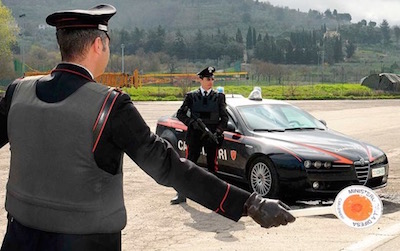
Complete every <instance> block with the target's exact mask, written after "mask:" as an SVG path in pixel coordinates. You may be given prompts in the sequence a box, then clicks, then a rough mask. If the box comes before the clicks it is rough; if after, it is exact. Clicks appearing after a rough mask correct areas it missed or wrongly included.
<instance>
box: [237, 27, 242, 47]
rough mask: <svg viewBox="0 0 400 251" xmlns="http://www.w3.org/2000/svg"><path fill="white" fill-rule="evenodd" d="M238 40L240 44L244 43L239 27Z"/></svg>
mask: <svg viewBox="0 0 400 251" xmlns="http://www.w3.org/2000/svg"><path fill="white" fill-rule="evenodd" d="M236 42H237V43H239V44H243V36H242V32H241V31H240V29H239V28H238V29H237V31H236Z"/></svg>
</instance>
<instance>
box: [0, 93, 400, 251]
mask: <svg viewBox="0 0 400 251" xmlns="http://www.w3.org/2000/svg"><path fill="white" fill-rule="evenodd" d="M291 103H293V104H296V105H298V106H299V107H302V108H304V109H306V110H307V111H309V112H310V113H311V114H313V115H314V116H315V117H317V118H319V119H324V120H325V121H327V123H328V126H329V127H330V128H331V129H334V130H337V131H340V132H342V133H345V134H348V135H350V136H352V137H354V138H357V139H360V140H363V141H367V142H369V143H372V144H374V145H377V146H379V147H380V148H381V149H383V150H384V151H385V152H386V153H387V154H388V157H389V163H390V176H389V177H390V178H389V185H388V187H386V188H384V189H381V190H380V191H378V194H379V195H380V196H381V197H382V198H383V201H384V215H383V217H382V218H381V220H380V221H379V222H378V223H377V224H375V225H374V226H372V227H371V228H367V229H361V230H360V229H352V228H349V227H347V226H346V225H345V224H344V223H342V222H341V221H339V220H338V219H336V218H335V217H333V216H316V217H304V218H298V219H297V220H296V222H295V223H293V224H290V225H289V226H285V227H279V228H273V229H261V228H260V227H259V226H258V225H257V224H255V223H254V222H253V221H252V220H251V219H249V218H247V217H243V218H242V219H241V220H240V221H239V222H237V223H236V222H232V221H230V220H228V219H225V218H223V217H221V216H219V215H217V214H215V213H213V212H211V211H209V210H207V209H204V208H202V207H201V206H199V205H198V204H197V203H195V202H193V201H190V200H189V201H188V203H187V204H186V205H183V206H180V205H179V206H170V205H169V200H170V199H171V197H173V196H174V194H175V192H174V190H173V189H171V188H166V187H162V186H159V185H157V184H156V183H155V182H154V181H153V180H152V179H151V178H149V177H148V176H147V175H145V174H144V172H143V171H141V170H140V169H139V168H138V167H137V166H136V164H135V163H134V162H132V161H131V160H130V159H129V158H125V160H124V162H125V163H124V164H125V178H124V183H125V190H124V192H125V198H126V206H127V210H128V225H127V227H126V228H125V229H124V230H123V232H122V234H123V236H122V238H123V250H126V251H128V250H129V251H130V250H290V249H292V250H307V251H309V250H322V249H324V250H398V247H399V245H400V237H399V233H400V212H399V210H400V184H399V177H400V171H399V163H400V145H399V143H398V141H399V139H400V135H399V134H400V118H399V116H398V115H399V114H400V100H376V101H291ZM180 104H181V102H136V103H135V105H136V107H137V108H138V110H139V111H140V112H141V113H142V115H143V117H144V119H145V120H146V122H147V123H148V124H149V126H150V127H151V128H152V130H153V131H154V129H155V125H156V121H157V118H158V117H159V116H161V115H169V114H172V113H173V112H175V111H176V110H177V108H178V107H179V105H180ZM8 165H9V151H8V147H7V146H6V147H3V149H1V150H0V201H1V203H3V201H4V195H5V191H4V188H5V183H6V180H7V175H8ZM5 217H6V212H5V211H4V206H3V207H2V208H0V236H3V235H4V232H5V222H6V221H5Z"/></svg>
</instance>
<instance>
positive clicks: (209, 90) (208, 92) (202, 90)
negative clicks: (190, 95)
mask: <svg viewBox="0 0 400 251" xmlns="http://www.w3.org/2000/svg"><path fill="white" fill-rule="evenodd" d="M211 90H212V88H210V89H208V91H206V90H204V89H203V87H201V86H200V91H201V95H203V96H204V92H205V91H206V92H207V95H209V94H210V92H211Z"/></svg>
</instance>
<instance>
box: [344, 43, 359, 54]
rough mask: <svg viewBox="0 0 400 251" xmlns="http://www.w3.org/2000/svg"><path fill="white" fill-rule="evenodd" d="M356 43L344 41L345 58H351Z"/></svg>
mask: <svg viewBox="0 0 400 251" xmlns="http://www.w3.org/2000/svg"><path fill="white" fill-rule="evenodd" d="M356 49H357V47H356V45H355V44H354V43H353V42H352V41H346V43H345V50H346V58H351V57H352V56H353V55H354V53H355V52H356Z"/></svg>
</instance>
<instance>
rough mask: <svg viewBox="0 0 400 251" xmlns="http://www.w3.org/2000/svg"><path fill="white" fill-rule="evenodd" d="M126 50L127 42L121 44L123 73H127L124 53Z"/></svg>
mask: <svg viewBox="0 0 400 251" xmlns="http://www.w3.org/2000/svg"><path fill="white" fill-rule="evenodd" d="M124 50H125V44H121V61H122V62H121V65H122V67H121V68H122V70H121V72H122V73H125V54H124Z"/></svg>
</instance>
